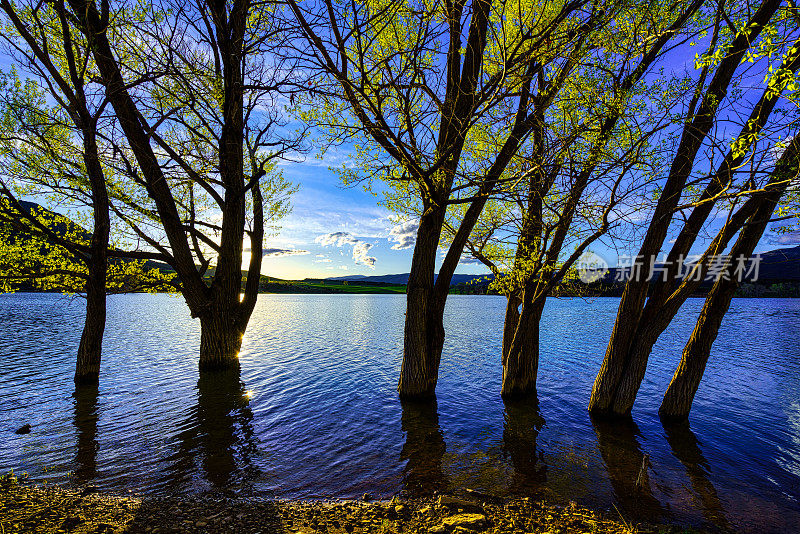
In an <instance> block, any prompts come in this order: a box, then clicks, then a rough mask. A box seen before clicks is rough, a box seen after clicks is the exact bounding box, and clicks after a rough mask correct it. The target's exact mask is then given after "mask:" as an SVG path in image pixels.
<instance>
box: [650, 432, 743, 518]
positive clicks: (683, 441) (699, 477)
mask: <svg viewBox="0 0 800 534" xmlns="http://www.w3.org/2000/svg"><path fill="white" fill-rule="evenodd" d="M663 425H664V432H665V434H666V437H667V442H668V443H669V446H670V449H671V450H672V455H673V456H675V458H677V459H678V461H680V462H681V464H683V466H684V468H685V469H686V474H687V476H688V477H689V482H690V483H691V485H692V490H693V492H694V493H695V495H696V496H697V498H698V499H699V504H700V506H699V508H700V509H702V512H703V517H704V518H705V520H706V521H707V522H708V523H710V524H711V525H713V526H714V527H716V528H717V529H718V530H719V531H720V532H733V529H732V528H731V526H730V524H729V523H728V520H727V518H726V516H725V509H724V508H723V506H722V502H721V501H720V498H719V496H718V495H717V490H716V488H714V485H713V484H712V483H711V481H710V480H709V478H708V474H709V473H710V468H709V464H708V461H707V460H706V458H705V456H704V455H703V452H702V451H701V450H700V443H699V442H698V440H697V436H695V434H694V432H692V430H691V428H690V427H689V421H677V422H671V421H669V422H668V421H664V422H663Z"/></svg>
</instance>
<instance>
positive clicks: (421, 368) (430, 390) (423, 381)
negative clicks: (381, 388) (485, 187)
mask: <svg viewBox="0 0 800 534" xmlns="http://www.w3.org/2000/svg"><path fill="white" fill-rule="evenodd" d="M443 220H444V212H443V211H442V212H438V211H434V212H433V213H432V214H428V215H423V216H422V217H421V219H420V225H419V230H418V231H417V243H416V245H415V247H414V256H413V258H412V260H411V273H410V274H409V277H408V289H407V292H408V293H407V296H406V303H407V306H406V322H405V331H404V337H403V363H402V367H401V369H400V381H399V382H398V384H397V391H398V393H399V394H400V396H401V397H402V398H409V399H410V398H426V397H432V396H433V395H434V394H435V391H436V382H437V380H438V379H439V362H440V360H441V357H442V348H443V347H444V322H443V321H444V317H443V316H444V305H445V299H446V298H447V294H446V293H445V294H444V295H443V296H441V295H437V292H436V290H435V284H434V270H435V264H436V251H437V249H438V247H439V237H440V234H441V228H442V221H443Z"/></svg>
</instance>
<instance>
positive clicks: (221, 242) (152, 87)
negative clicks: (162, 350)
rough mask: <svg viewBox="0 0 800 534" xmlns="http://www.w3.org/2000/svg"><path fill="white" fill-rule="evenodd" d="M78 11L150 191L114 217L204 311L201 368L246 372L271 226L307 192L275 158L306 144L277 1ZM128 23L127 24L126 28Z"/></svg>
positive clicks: (198, 312) (82, 2) (128, 165)
mask: <svg viewBox="0 0 800 534" xmlns="http://www.w3.org/2000/svg"><path fill="white" fill-rule="evenodd" d="M69 7H70V16H71V17H72V20H74V22H75V24H76V25H77V26H78V27H79V28H80V30H81V32H82V33H83V35H84V36H85V37H86V39H87V40H88V41H89V42H90V48H91V51H92V55H93V59H94V61H95V63H96V65H97V72H98V77H99V79H100V80H101V83H102V84H103V86H104V95H105V98H106V99H107V100H108V102H109V104H110V105H111V107H112V108H113V110H114V113H115V116H116V119H117V120H118V124H119V127H120V130H121V132H120V135H119V136H117V137H115V138H114V139H113V140H112V141H113V144H114V149H115V150H116V151H118V152H119V154H120V155H121V156H120V157H121V158H122V160H123V163H124V165H123V167H124V170H126V172H127V175H128V179H129V180H130V181H131V183H134V184H136V185H137V186H138V187H139V188H140V190H141V191H145V192H146V195H139V196H136V197H131V196H129V197H127V198H126V205H127V207H128V208H127V209H126V208H125V207H124V206H121V207H119V208H117V209H115V213H118V214H119V215H120V216H121V217H123V218H124V219H125V220H126V222H128V223H129V225H130V227H131V228H132V231H133V234H134V235H135V236H136V238H138V239H140V240H142V241H143V242H144V243H146V244H147V246H148V247H149V248H151V249H152V250H155V251H157V252H158V253H159V256H160V258H161V259H162V260H163V261H165V262H166V263H168V264H169V265H170V266H171V267H172V268H174V269H175V271H176V273H177V275H178V277H179V278H180V281H181V292H182V294H183V296H184V298H185V299H186V303H187V305H188V306H189V310H190V312H191V314H192V316H193V317H196V318H199V319H200V325H201V333H200V362H199V365H200V369H201V370H213V369H225V368H238V365H239V362H238V355H239V350H240V348H241V344H242V338H243V335H244V332H245V328H246V326H247V323H248V321H249V319H250V315H251V314H252V312H253V308H254V307H255V304H256V299H257V296H258V287H259V280H260V274H261V273H260V271H261V263H262V253H263V241H264V238H265V235H266V231H265V227H268V225H269V224H274V222H275V221H277V220H278V219H280V217H281V216H283V215H285V214H286V213H287V211H288V208H289V205H288V198H289V196H290V195H291V193H292V192H293V191H294V188H293V187H292V186H291V185H290V184H288V183H287V182H286V181H285V180H283V178H282V177H281V175H280V174H279V173H275V172H273V171H274V168H275V167H274V166H275V162H276V161H277V160H278V159H279V158H282V157H285V156H286V154H289V153H291V152H292V151H295V150H298V149H299V148H301V139H302V133H301V134H300V135H295V134H294V133H291V132H288V133H287V129H286V128H285V125H286V120H285V119H284V118H283V116H282V115H281V114H280V113H279V111H278V108H277V105H276V102H277V99H278V98H279V96H280V95H281V93H282V91H284V90H285V89H287V88H290V87H292V83H293V78H292V76H293V73H295V74H296V71H294V70H293V68H292V65H291V64H290V63H289V62H288V61H287V60H284V59H282V58H280V57H278V56H275V55H274V54H271V53H270V51H271V50H272V48H273V46H274V44H275V42H276V40H279V39H280V38H281V32H280V28H277V27H276V26H275V25H274V24H273V16H272V9H271V7H270V4H267V3H259V2H252V1H249V0H244V1H236V2H233V3H222V4H220V3H216V2H198V3H196V4H195V3H189V4H186V3H167V4H164V3H160V4H158V5H155V4H151V5H149V6H147V9H146V10H145V14H149V15H150V17H151V18H150V20H145V21H140V20H138V19H137V17H136V15H137V13H135V12H134V13H132V12H131V10H129V9H128V7H127V6H125V5H119V6H114V10H113V12H112V7H111V6H110V5H109V3H107V2H102V3H100V4H96V3H95V2H93V1H91V0H70V1H69ZM112 20H113V21H115V25H111V24H110V21H112ZM118 20H125V21H127V22H128V26H127V27H126V30H125V31H124V32H122V31H118V30H117V27H118V22H116V21H118ZM143 42H146V43H148V47H146V49H145V50H142V47H141V43H143ZM131 213H133V214H136V215H138V216H139V217H140V219H136V218H134V217H133V216H132V215H131ZM247 240H249V243H250V247H249V248H250V258H249V260H248V261H247V264H246V265H245V266H244V269H245V271H246V274H245V273H243V261H242V260H243V253H244V249H245V242H246V241H247ZM242 292H243V296H241V297H240V294H241V293H242Z"/></svg>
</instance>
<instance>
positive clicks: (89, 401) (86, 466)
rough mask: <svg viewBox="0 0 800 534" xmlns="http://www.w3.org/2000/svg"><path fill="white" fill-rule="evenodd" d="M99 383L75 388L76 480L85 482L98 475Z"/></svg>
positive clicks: (81, 482)
mask: <svg viewBox="0 0 800 534" xmlns="http://www.w3.org/2000/svg"><path fill="white" fill-rule="evenodd" d="M97 396H98V388H97V385H96V384H94V385H82V386H80V387H78V388H76V389H75V392H74V393H73V394H72V397H73V398H74V399H75V418H74V420H73V421H74V423H75V429H76V430H77V434H78V436H77V437H78V439H77V444H76V445H77V447H76V449H77V450H76V455H75V473H74V476H75V481H76V482H77V483H78V484H84V483H86V482H89V481H91V480H94V478H95V477H96V476H97V451H98V449H99V447H98V444H97V419H98V414H97Z"/></svg>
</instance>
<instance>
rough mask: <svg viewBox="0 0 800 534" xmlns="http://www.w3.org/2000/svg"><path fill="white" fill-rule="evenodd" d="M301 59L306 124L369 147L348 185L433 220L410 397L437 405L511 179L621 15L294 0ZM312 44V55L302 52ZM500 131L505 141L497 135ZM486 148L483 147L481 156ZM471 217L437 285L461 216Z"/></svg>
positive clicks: (425, 229) (593, 9) (564, 6)
mask: <svg viewBox="0 0 800 534" xmlns="http://www.w3.org/2000/svg"><path fill="white" fill-rule="evenodd" d="M288 6H289V10H290V11H291V15H292V17H293V19H292V22H293V23H294V22H296V23H297V24H298V25H299V27H300V29H301V32H302V38H303V39H304V40H303V41H302V42H300V41H298V40H294V41H291V42H290V43H291V45H292V52H291V53H292V54H294V55H297V56H299V57H303V58H305V68H306V69H307V70H308V71H309V72H313V73H315V77H314V78H313V80H312V82H311V84H312V85H311V88H312V93H313V97H314V100H313V101H314V103H315V107H314V108H313V109H307V110H306V112H305V113H304V116H305V117H306V118H308V119H310V120H313V121H314V122H315V123H316V124H317V125H320V126H322V127H324V128H327V129H328V131H329V132H330V135H331V141H332V142H349V141H352V140H353V139H355V140H356V142H355V143H356V145H355V148H356V151H357V160H358V166H357V169H350V170H345V174H346V175H345V178H346V179H347V180H366V181H368V182H369V181H371V180H372V179H376V178H377V179H380V180H384V181H385V182H386V183H387V184H388V185H389V188H390V189H389V192H388V193H389V200H388V202H389V203H390V204H393V205H395V206H398V205H399V206H402V207H403V209H405V208H410V209H412V210H413V211H415V212H416V213H419V214H420V216H419V225H418V228H417V233H416V243H415V245H414V252H413V255H412V261H411V269H410V274H409V280H408V286H407V309H406V319H405V326H404V343H403V363H402V368H401V372H400V379H399V382H398V392H399V393H400V395H401V397H407V398H408V397H430V396H432V395H434V392H435V388H436V382H437V379H438V369H439V361H440V359H441V354H442V347H443V343H444V334H445V333H444V326H443V313H444V306H445V302H446V299H447V294H448V291H449V288H450V282H451V280H452V275H453V272H454V271H455V268H456V267H457V265H458V263H459V261H460V260H461V256H462V253H463V251H464V247H465V244H466V242H467V239H468V237H469V235H470V234H471V233H472V229H473V227H474V225H475V224H476V222H477V220H478V217H479V215H480V213H481V211H482V210H483V208H484V206H485V205H486V203H487V201H488V200H489V198H490V196H491V194H492V193H493V192H494V190H495V189H496V187H497V186H498V184H500V183H501V182H502V179H503V175H504V172H505V170H506V167H507V166H508V165H509V163H510V162H511V160H512V158H513V156H514V155H515V154H516V153H517V151H518V149H519V148H520V146H521V145H522V144H523V143H524V141H525V139H526V138H527V137H528V136H529V135H530V134H531V132H532V131H533V129H534V127H535V125H536V123H537V121H538V120H539V108H540V107H541V103H539V104H537V102H538V101H539V100H540V99H543V100H545V101H546V100H547V99H549V98H551V93H552V91H551V90H550V89H548V86H547V83H548V82H551V81H556V83H555V85H556V86H557V85H558V82H557V81H558V80H562V79H564V78H566V77H567V76H568V74H569V73H570V72H571V71H572V70H573V68H574V62H575V61H576V59H577V57H578V56H579V53H580V51H581V50H582V48H583V46H584V45H585V43H586V39H587V35H588V34H590V33H591V32H592V31H594V30H595V29H596V28H598V27H602V26H603V25H606V24H608V23H609V22H610V21H611V20H613V17H614V14H615V13H616V12H617V11H618V10H619V9H620V7H619V6H618V5H617V4H616V3H615V4H612V5H608V6H602V7H601V6H599V5H594V4H590V3H589V2H586V1H584V0H573V1H566V2H558V3H545V4H535V3H529V2H521V1H513V2H492V1H490V0H476V1H473V2H467V1H466V0H457V1H456V2H451V1H445V2H442V3H434V4H430V5H427V4H419V3H414V2H408V1H406V0H386V1H382V2H371V3H366V4H353V3H349V2H341V3H335V2H333V1H332V0H322V1H320V2H308V3H305V2H304V3H298V2H296V1H294V0H289V2H288ZM301 44H304V46H301ZM486 132H492V135H491V136H487V135H486ZM473 143H478V144H479V147H478V148H477V149H474V150H473V149H472V148H466V149H465V147H471V146H472V144H473ZM452 205H464V206H465V208H464V211H463V217H462V218H461V219H460V220H458V221H455V222H454V224H455V229H454V230H455V231H454V232H453V234H454V235H453V237H452V239H451V240H450V244H449V247H448V248H447V252H446V254H445V257H444V260H443V261H442V264H441V266H440V267H439V272H438V276H437V275H436V272H435V271H436V263H437V251H438V249H439V246H440V244H442V233H443V227H444V225H445V221H446V218H447V213H448V208H449V206H452Z"/></svg>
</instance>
